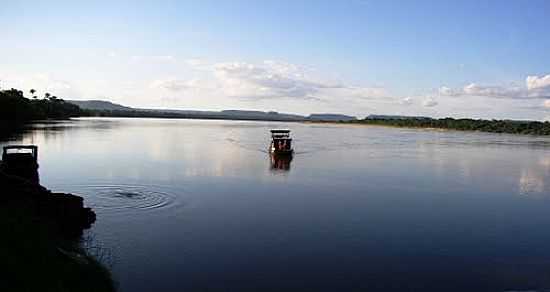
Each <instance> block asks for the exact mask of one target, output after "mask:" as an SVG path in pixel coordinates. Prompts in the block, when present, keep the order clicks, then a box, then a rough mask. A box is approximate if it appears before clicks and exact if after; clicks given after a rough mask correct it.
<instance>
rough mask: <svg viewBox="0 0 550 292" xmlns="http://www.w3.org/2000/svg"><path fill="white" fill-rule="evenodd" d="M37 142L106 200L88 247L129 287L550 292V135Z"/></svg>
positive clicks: (101, 135)
mask: <svg viewBox="0 0 550 292" xmlns="http://www.w3.org/2000/svg"><path fill="white" fill-rule="evenodd" d="M271 128H290V129H292V131H293V135H294V137H295V144H294V145H295V148H296V151H297V154H296V155H295V157H294V159H293V160H292V161H272V160H271V159H270V157H269V155H268V154H267V153H266V152H265V149H266V148H267V146H268V141H269V140H268V137H269V136H268V130H269V129H271ZM18 142H21V141H14V142H13V143H18ZM23 142H25V143H35V144H38V145H39V147H40V153H39V154H40V175H41V177H40V179H41V182H42V183H43V184H44V185H45V186H47V187H49V188H51V189H53V190H56V191H64V192H73V193H76V194H80V195H83V196H84V197H85V198H86V202H87V204H88V205H90V206H92V207H94V208H95V210H96V212H97V213H98V221H97V222H96V224H95V225H94V226H93V228H92V230H90V231H89V232H88V234H87V236H88V237H89V238H92V240H91V241H90V242H89V243H88V244H89V245H90V246H91V248H95V247H100V249H99V250H101V251H102V252H100V255H101V256H102V258H103V259H104V260H105V261H107V262H108V263H109V264H111V265H112V269H113V272H114V276H115V278H116V280H117V281H118V283H119V285H120V290H121V291H124V292H126V291H452V290H454V291H518V290H521V291H524V290H548V289H550V138H540V137H528V136H527V137H526V136H511V135H494V134H482V133H462V132H444V131H431V130H407V129H393V128H384V127H363V126H331V125H308V124H284V123H270V122H236V121H199V120H196V121H194V120H154V119H84V120H75V121H70V122H61V123H54V124H38V125H36V129H35V130H33V131H31V132H30V133H27V134H25V136H24V138H23Z"/></svg>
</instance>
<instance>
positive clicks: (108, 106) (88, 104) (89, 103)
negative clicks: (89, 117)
mask: <svg viewBox="0 0 550 292" xmlns="http://www.w3.org/2000/svg"><path fill="white" fill-rule="evenodd" d="M65 101H66V102H69V103H72V104H76V105H78V106H79V107H80V108H81V109H87V110H96V111H131V110H134V109H133V108H131V107H127V106H123V105H120V104H116V103H112V102H110V101H106V100H65Z"/></svg>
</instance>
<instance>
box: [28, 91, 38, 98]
mask: <svg viewBox="0 0 550 292" xmlns="http://www.w3.org/2000/svg"><path fill="white" fill-rule="evenodd" d="M29 91H30V93H31V96H32V98H34V99H36V98H37V96H36V95H34V94H35V93H36V89H31V90H29Z"/></svg>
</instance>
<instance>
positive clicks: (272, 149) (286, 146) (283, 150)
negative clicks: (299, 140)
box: [269, 130, 294, 155]
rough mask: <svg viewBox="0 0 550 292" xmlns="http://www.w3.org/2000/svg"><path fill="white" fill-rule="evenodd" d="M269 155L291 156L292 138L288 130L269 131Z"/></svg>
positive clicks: (292, 151)
mask: <svg viewBox="0 0 550 292" xmlns="http://www.w3.org/2000/svg"><path fill="white" fill-rule="evenodd" d="M269 153H271V154H273V155H292V153H294V150H293V149H292V138H290V130H271V144H270V146H269Z"/></svg>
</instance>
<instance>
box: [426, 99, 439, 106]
mask: <svg viewBox="0 0 550 292" xmlns="http://www.w3.org/2000/svg"><path fill="white" fill-rule="evenodd" d="M438 104H439V103H438V102H437V101H436V100H435V99H433V98H432V97H428V98H426V99H425V100H424V101H423V102H422V105H423V106H425V107H434V106H437V105H438Z"/></svg>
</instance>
